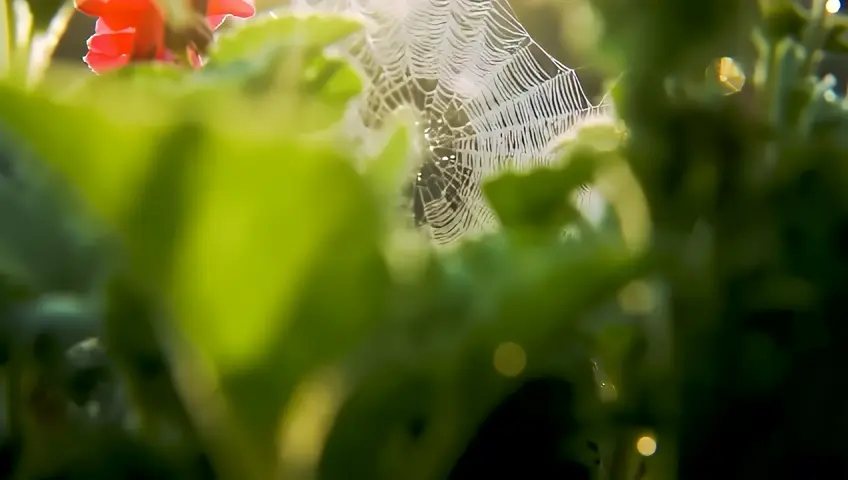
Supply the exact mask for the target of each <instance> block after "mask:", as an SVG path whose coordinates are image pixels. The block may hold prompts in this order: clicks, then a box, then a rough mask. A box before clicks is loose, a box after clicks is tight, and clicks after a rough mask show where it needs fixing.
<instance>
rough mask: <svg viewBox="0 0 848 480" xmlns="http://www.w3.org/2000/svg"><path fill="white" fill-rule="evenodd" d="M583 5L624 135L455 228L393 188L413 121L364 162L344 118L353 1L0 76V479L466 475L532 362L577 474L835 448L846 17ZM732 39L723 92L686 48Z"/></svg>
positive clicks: (583, 143)
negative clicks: (151, 54) (208, 45)
mask: <svg viewBox="0 0 848 480" xmlns="http://www.w3.org/2000/svg"><path fill="white" fill-rule="evenodd" d="M169 3H174V4H176V3H177V2H169ZM596 7H597V8H598V11H599V12H600V13H601V14H602V16H603V17H604V19H605V28H606V32H607V39H606V40H605V42H606V43H605V45H603V46H602V47H603V48H602V50H601V54H603V55H606V56H607V58H608V59H611V63H613V64H616V65H617V66H618V68H620V69H621V70H622V71H625V72H626V74H625V75H624V77H623V78H621V79H620V80H619V82H618V84H617V85H616V87H615V89H614V90H613V92H612V96H613V97H614V99H615V104H616V109H617V110H618V111H619V112H620V114H621V119H622V120H623V121H624V123H625V124H626V125H627V131H626V133H625V132H624V131H623V129H622V128H621V126H620V125H619V124H618V123H614V122H598V123H593V124H588V125H586V126H584V127H583V128H582V129H581V130H579V131H577V132H576V133H575V134H570V135H569V136H567V137H564V138H560V139H556V140H555V141H554V142H553V145H552V146H551V148H552V150H551V151H553V152H557V154H558V155H559V156H560V157H561V158H560V161H559V162H558V163H555V164H554V165H550V166H548V167H547V168H536V169H532V170H530V171H521V172H517V171H516V172H507V173H504V174H502V175H501V176H499V177H496V178H492V179H489V180H487V182H486V183H485V185H484V193H485V195H486V198H487V199H488V201H489V204H490V205H491V207H492V208H493V210H494V212H495V214H496V215H497V217H498V219H499V220H500V224H501V225H500V226H501V228H500V229H499V230H498V231H496V232H491V233H489V234H486V235H483V236H482V237H480V238H475V239H470V240H467V241H464V242H463V243H461V244H459V245H457V246H455V247H453V248H451V249H435V248H433V247H431V246H430V245H429V244H427V243H426V242H423V241H421V240H422V239H421V236H420V235H418V234H417V233H416V232H411V231H409V230H408V229H407V228H406V227H405V223H404V221H403V219H402V218H401V216H402V215H403V212H399V211H398V210H397V209H396V208H395V205H397V203H398V201H397V199H398V197H399V196H400V195H401V192H402V191H403V190H404V188H405V187H406V182H407V181H408V179H409V178H411V177H412V174H413V173H414V169H415V168H416V166H415V165H414V164H412V162H413V160H412V159H414V158H415V157H416V151H415V149H414V148H412V147H413V145H414V144H415V142H414V140H415V138H414V136H415V135H417V131H416V130H415V129H414V127H413V125H412V123H411V122H409V121H407V119H406V117H404V116H403V115H399V116H398V121H396V122H394V123H392V124H391V125H387V126H386V127H385V128H386V130H387V131H386V132H384V133H386V138H388V140H387V142H386V144H385V145H384V148H383V151H382V152H379V153H378V154H376V155H374V158H368V159H363V158H361V156H360V155H358V154H354V152H353V151H352V148H351V147H350V146H349V145H347V144H346V143H344V142H343V141H342V140H341V139H342V138H344V135H342V133H344V132H341V131H340V130H342V129H343V128H345V124H344V115H345V113H346V109H347V107H348V105H349V102H350V101H351V100H354V99H356V97H357V95H358V94H359V92H360V90H361V86H362V82H361V80H360V79H359V77H358V76H357V74H356V72H355V71H354V70H353V69H352V67H351V66H350V65H348V64H347V63H346V62H345V61H344V60H343V59H341V58H336V57H334V56H333V55H332V54H331V51H332V50H331V49H329V48H328V47H330V46H332V45H333V44H335V43H336V42H339V41H342V40H344V39H345V38H347V37H348V36H350V35H352V34H354V33H355V32H356V31H357V30H358V29H359V28H362V25H361V24H359V23H358V22H356V21H353V20H352V19H350V18H348V17H344V16H330V15H311V16H296V15H292V14H281V15H280V16H279V18H270V17H268V18H262V19H256V20H253V21H250V22H247V23H245V24H244V25H243V26H239V27H237V28H234V29H233V30H232V31H230V32H228V33H226V34H224V35H222V36H221V38H220V39H219V40H218V41H217V43H216V44H215V46H214V47H213V48H212V50H211V51H210V57H209V59H208V63H207V64H206V65H205V67H204V68H203V69H200V70H198V71H187V70H183V69H180V68H177V67H172V66H162V65H134V66H132V67H131V68H125V69H122V70H120V71H117V72H114V73H110V74H107V75H103V76H98V77H94V76H89V75H87V74H86V75H85V76H82V75H80V76H74V75H73V74H69V73H65V72H62V77H61V79H62V82H61V83H58V82H55V81H52V79H50V77H48V81H45V82H43V83H41V84H39V85H37V86H35V87H32V88H24V87H22V86H21V85H20V84H19V83H17V82H15V81H13V80H11V79H10V80H8V81H3V82H2V83H0V105H2V108H0V161H2V164H0V166H2V171H0V174H2V178H0V280H2V282H0V308H2V309H3V310H2V316H1V317H0V364H2V366H3V368H4V370H3V377H2V378H3V380H4V387H5V388H4V389H3V390H2V391H3V394H4V400H3V401H2V406H3V407H4V410H5V415H3V416H2V417H0V426H2V427H3V428H2V429H0V435H3V436H4V437H3V438H4V439H5V440H4V443H3V455H6V453H5V452H7V451H10V452H13V454H12V455H11V457H13V458H14V459H15V461H14V462H10V463H9V464H8V466H7V465H6V464H2V463H0V468H6V469H7V470H8V472H7V471H4V472H2V473H3V474H8V475H10V476H11V475H14V477H15V478H27V479H28V478H46V477H50V478H56V477H62V478H124V477H128V476H131V475H132V473H131V472H133V471H134V469H138V468H141V467H145V470H143V471H141V472H139V471H135V474H136V475H141V476H142V478H210V477H211V478H219V477H221V478H239V477H240V478H249V479H254V478H255V479H265V478H272V477H277V476H283V477H289V478H327V479H335V478H355V479H358V478H368V479H371V478H373V479H383V478H385V479H397V478H409V479H436V478H459V477H461V476H462V474H461V473H457V472H458V471H463V470H461V469H459V466H463V465H469V464H471V465H472V468H483V467H480V466H479V465H480V462H481V461H480V459H479V457H476V458H475V457H474V455H475V454H474V452H475V451H476V450H475V448H476V447H475V445H477V443H478V442H479V441H480V439H481V437H483V440H486V438H485V437H493V436H494V437H496V436H497V435H495V434H492V433H491V431H492V430H489V429H488V428H487V427H486V426H487V425H488V424H489V421H490V420H491V419H492V418H493V417H495V415H493V412H495V411H496V410H497V409H498V406H499V405H500V404H502V403H504V402H505V400H506V399H508V398H511V397H512V396H514V394H516V392H517V391H519V390H520V389H521V387H522V384H523V383H524V382H526V381H531V380H536V379H540V378H555V379H559V380H563V381H567V382H568V383H569V384H570V385H571V386H572V387H573V392H574V393H573V395H572V396H571V397H570V398H569V400H568V401H567V402H565V401H563V402H559V401H556V402H553V401H551V402H548V400H550V399H547V398H534V403H533V404H532V407H531V409H532V410H533V411H534V412H535V413H537V414H538V416H541V417H543V423H556V422H555V419H557V418H559V417H560V416H566V417H567V418H568V419H569V420H568V422H565V421H564V423H567V425H568V426H567V427H559V426H558V427H557V428H559V430H558V431H557V432H556V435H555V437H553V438H544V439H542V440H540V439H538V438H535V437H536V435H535V434H533V435H531V437H533V438H525V437H521V438H519V440H518V442H517V443H532V444H533V445H534V446H535V445H537V443H533V442H537V441H539V442H547V443H544V444H542V443H538V445H542V446H541V447H539V448H540V449H543V448H544V449H551V450H554V449H556V451H557V453H554V454H551V455H552V456H554V457H556V458H558V459H562V458H565V460H567V461H568V462H570V464H575V465H577V467H576V471H577V472H578V473H576V474H574V475H575V478H593V477H594V476H597V477H598V478H605V479H612V480H618V479H634V478H656V479H665V478H669V479H670V478H701V477H702V476H705V477H709V478H724V477H734V478H735V477H737V476H738V477H747V476H752V477H753V476H757V477H763V478H771V477H776V476H778V474H781V473H784V474H785V473H787V472H788V471H789V473H791V474H792V475H791V476H792V477H793V478H795V477H797V478H803V476H804V475H807V474H808V472H806V470H803V469H797V470H796V469H794V466H793V465H786V463H787V461H786V459H787V458H790V457H791V455H790V449H789V444H790V443H791V442H788V441H786V440H785V439H786V438H789V437H790V435H791V436H794V437H797V438H802V439H804V440H805V441H806V442H807V443H808V444H809V445H808V446H803V447H798V448H799V450H800V453H797V452H796V454H797V455H799V456H801V457H803V459H808V458H814V457H816V455H819V454H821V455H823V456H825V457H831V458H838V457H839V456H840V455H842V454H844V453H845V451H848V449H846V445H845V444H844V440H842V439H841V426H842V424H841V422H842V420H838V419H844V418H848V415H845V413H846V412H845V407H844V405H842V404H843V403H844V402H843V401H842V400H841V397H839V395H836V394H834V388H835V387H838V386H840V385H841V380H840V379H841V378H842V376H844V375H841V367H842V366H843V365H845V364H846V363H845V362H846V361H848V359H846V358H845V354H844V352H843V350H844V348H842V347H843V342H844V341H845V340H848V338H846V331H845V328H844V327H843V326H842V324H843V323H844V322H843V321H842V317H843V315H842V314H843V313H844V311H845V307H844V298H846V297H845V294H846V292H845V288H844V279H845V278H846V274H848V272H847V271H846V267H845V265H848V259H846V258H844V257H845V253H844V248H843V247H842V246H841V243H844V240H845V238H843V237H845V232H848V211H846V207H848V202H846V201H845V200H846V198H845V195H846V193H845V192H848V171H847V170H846V169H845V167H844V161H843V160H844V159H845V158H846V153H848V152H846V148H848V145H846V143H845V138H848V135H846V134H848V131H846V130H845V129H846V127H848V122H846V119H848V116H846V112H845V110H846V107H848V101H846V100H845V99H844V98H842V97H840V96H838V95H837V94H836V93H835V92H833V90H832V88H833V85H834V82H833V79H832V78H828V77H825V78H818V77H816V76H815V75H814V74H815V69H816V66H817V63H818V60H819V58H820V56H821V49H823V48H824V49H834V50H835V49H837V48H836V46H835V43H834V42H836V40H835V39H836V37H837V36H839V35H838V34H839V32H841V30H840V29H841V27H840V25H841V24H842V19H838V18H836V17H827V18H825V17H823V10H821V7H822V4H821V3H820V2H819V3H817V4H816V8H814V9H813V10H812V11H810V12H805V11H803V10H801V9H798V8H795V7H794V6H793V5H792V4H789V3H788V2H762V5H761V7H762V8H754V6H753V2H738V1H730V0H727V1H725V0H717V1H704V2H699V3H698V5H697V6H696V5H694V4H691V5H690V4H688V3H687V4H685V5H684V3H681V2H679V1H672V0H668V1H660V2H654V3H652V4H651V5H640V6H639V8H634V7H633V5H630V4H629V3H627V2H620V1H618V2H617V1H613V0H598V2H597V3H596ZM2 33H3V25H2V22H0V34H2ZM648 33H650V34H648ZM740 38H744V40H740ZM749 38H753V39H754V40H753V43H751V44H749V42H748V39H749ZM738 52H752V53H750V58H746V59H745V60H748V61H743V62H741V65H743V68H744V66H750V68H751V70H750V71H746V72H745V73H747V74H748V77H749V79H750V81H749V82H748V83H747V84H746V87H745V89H743V90H742V91H741V92H740V93H738V94H736V95H720V94H719V92H720V90H718V89H717V88H716V83H715V79H713V80H712V83H711V82H710V81H707V82H704V80H703V72H704V70H708V71H709V72H712V73H714V74H718V71H717V70H716V67H715V66H714V64H712V63H711V62H713V61H714V60H715V59H716V58H718V57H721V56H726V55H735V54H736V53H738ZM2 54H3V52H2V51H0V55H2ZM710 65H713V66H710ZM709 69H711V70H709ZM693 72H697V74H695V73H693ZM507 161H508V159H504V162H507ZM586 184H592V185H593V186H595V188H597V190H598V191H600V192H601V194H603V196H604V197H605V200H606V203H607V207H606V208H607V209H608V212H607V214H606V216H605V217H604V219H603V220H602V221H601V222H599V223H592V222H590V221H588V219H587V218H584V214H583V213H582V211H581V210H580V209H579V208H576V206H575V204H574V202H573V197H574V194H575V192H576V191H577V190H578V189H580V188H581V187H582V186H583V185H586ZM836 391H837V392H838V390H836ZM546 402H548V403H554V404H555V406H554V407H550V408H548V407H545V404H546ZM769 402H771V403H773V404H775V405H777V406H778V407H775V408H773V409H772V407H770V406H769V405H770V403H769ZM95 407H96V409H97V411H96V412H94V411H93V410H94V408H95ZM761 410H765V411H768V413H769V414H770V415H771V416H770V417H769V418H765V419H763V420H761V419H762V418H763V416H762V415H758V413H759V412H760V411H761ZM563 412H565V413H563ZM487 419H488V420H487ZM131 421H132V422H134V423H135V426H134V427H130V426H126V425H127V424H132V422H131ZM828 421H831V422H833V423H834V424H836V425H837V426H838V427H840V428H839V429H838V432H836V433H833V432H831V431H830V430H828V429H827V428H825V427H824V426H823V425H826V424H827V423H828ZM774 425H778V427H779V428H780V430H778V433H775V434H772V431H773V429H774V428H775V427H774ZM642 436H649V437H651V438H655V439H656V440H657V442H658V445H659V448H658V450H657V452H656V454H655V455H653V456H651V457H650V458H647V459H646V458H645V457H641V456H638V455H637V453H636V452H635V450H634V445H636V440H637V439H638V438H639V437H642ZM538 437H543V435H541V434H539V435H538ZM775 438H776V439H778V440H774V439H775ZM511 440H512V442H513V443H511V445H513V446H514V445H516V444H517V443H516V441H515V439H511ZM497 441H498V442H504V443H508V442H506V441H504V439H502V438H498V439H497ZM587 441H589V442H590V443H591V445H593V446H594V449H595V450H597V455H598V456H599V457H600V462H599V463H600V465H599V466H598V465H596V459H595V458H592V457H594V454H592V455H589V454H590V453H592V452H590V451H589V450H588V449H586V448H585V447H584V445H585V444H586V442H587ZM769 442H771V443H769ZM730 447H732V448H735V449H738V451H734V453H733V454H732V455H729V454H727V453H726V451H727V450H728V449H729V448H730ZM563 452H564V453H563ZM739 452H741V453H739ZM477 455H480V456H482V457H483V461H482V464H484V465H495V467H492V469H495V470H497V469H498V467H497V465H500V463H499V462H501V461H502V460H503V459H501V458H499V457H500V456H503V452H502V451H498V450H495V453H491V452H489V453H484V454H479V453H477ZM731 457H732V458H731ZM4 458H5V457H4ZM475 462H478V463H475ZM153 466H155V467H156V468H155V471H150V469H151V468H153ZM538 467H539V465H530V464H528V465H526V469H523V470H522V472H521V473H516V475H525V476H528V477H532V476H535V475H537V470H535V469H536V468H538ZM463 468H464V467H463ZM833 468H838V466H836V467H833ZM210 471H214V473H215V475H214V476H213V475H212V474H211V473H210ZM482 471H485V468H484V470H482ZM646 472H647V477H646V476H645V475H646ZM705 472H706V473H705ZM496 473H503V474H505V470H504V471H500V472H496ZM467 475H468V476H471V477H473V476H475V475H476V476H486V475H484V474H483V473H479V472H478V471H476V470H472V473H471V474H467ZM830 476H832V477H833V478H838V477H839V476H838V475H837V474H833V475H830ZM463 478H465V477H463Z"/></svg>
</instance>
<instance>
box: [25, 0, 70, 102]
mask: <svg viewBox="0 0 848 480" xmlns="http://www.w3.org/2000/svg"><path fill="white" fill-rule="evenodd" d="M73 15H74V4H73V2H72V1H71V0H66V1H65V3H64V4H63V5H62V7H61V8H60V9H59V10H58V11H57V12H56V15H54V16H53V19H52V20H50V24H49V25H48V26H47V30H45V31H44V33H42V34H39V35H36V38H34V39H33V41H32V50H31V51H30V56H29V70H28V72H27V82H28V84H29V85H35V84H37V83H38V82H39V81H41V79H42V78H43V77H44V73H45V72H46V71H47V68H48V67H49V66H50V61H51V59H52V58H53V52H55V51H56V47H57V46H58V45H59V40H61V39H62V36H63V35H64V34H65V31H66V30H67V29H68V24H69V23H70V21H71V17H73Z"/></svg>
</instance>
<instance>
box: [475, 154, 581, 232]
mask: <svg viewBox="0 0 848 480" xmlns="http://www.w3.org/2000/svg"><path fill="white" fill-rule="evenodd" d="M593 171H594V167H593V165H592V163H591V159H590V158H589V157H587V156H586V155H576V154H575V155H573V159H572V161H571V162H570V163H569V164H568V165H567V166H564V167H554V168H539V169H535V170H532V171H530V172H527V173H507V174H504V175H502V176H500V177H498V178H496V179H494V180H491V181H489V182H487V183H486V184H485V185H484V186H483V192H484V193H485V195H486V198H487V199H488V201H489V204H490V205H491V206H492V209H494V211H495V213H496V214H497V216H498V218H499V219H500V221H501V224H502V225H503V226H504V227H506V228H522V227H524V228H527V227H529V228H532V229H542V230H557V229H559V228H561V227H563V226H565V225H566V224H568V223H570V222H572V221H574V220H576V219H578V218H579V217H580V213H579V212H578V211H577V209H576V207H575V205H574V200H573V198H572V193H573V192H574V190H575V189H577V188H579V187H580V186H581V185H585V184H587V183H589V181H590V180H591V178H592V174H593Z"/></svg>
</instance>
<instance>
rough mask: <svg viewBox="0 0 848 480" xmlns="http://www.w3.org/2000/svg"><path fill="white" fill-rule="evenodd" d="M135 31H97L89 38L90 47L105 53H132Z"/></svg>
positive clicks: (115, 54) (114, 54) (94, 50)
mask: <svg viewBox="0 0 848 480" xmlns="http://www.w3.org/2000/svg"><path fill="white" fill-rule="evenodd" d="M134 43H135V32H133V31H132V30H124V31H122V32H118V33H97V34H94V35H92V36H91V37H90V38H89V39H88V49H89V50H91V51H93V52H97V53H102V54H104V55H113V56H118V55H132V53H133V44H134Z"/></svg>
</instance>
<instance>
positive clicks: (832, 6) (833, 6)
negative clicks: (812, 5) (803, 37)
mask: <svg viewBox="0 0 848 480" xmlns="http://www.w3.org/2000/svg"><path fill="white" fill-rule="evenodd" d="M824 9H825V10H827V13H837V12H839V10H842V2H841V1H840V0H827V3H825V4H824Z"/></svg>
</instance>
